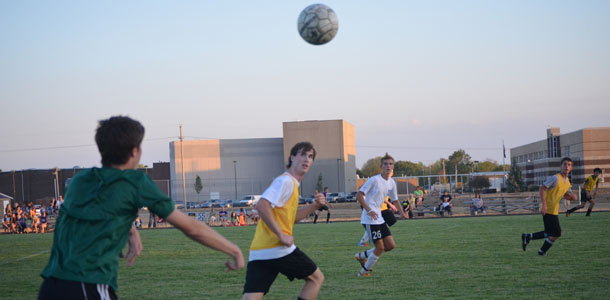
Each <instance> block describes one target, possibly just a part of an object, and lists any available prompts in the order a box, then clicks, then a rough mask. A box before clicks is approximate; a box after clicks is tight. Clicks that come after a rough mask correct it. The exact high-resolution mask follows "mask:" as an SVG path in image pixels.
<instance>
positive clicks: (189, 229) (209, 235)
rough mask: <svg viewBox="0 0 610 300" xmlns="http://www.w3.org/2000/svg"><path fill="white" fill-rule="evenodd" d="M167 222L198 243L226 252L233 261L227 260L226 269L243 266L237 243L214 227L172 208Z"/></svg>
mask: <svg viewBox="0 0 610 300" xmlns="http://www.w3.org/2000/svg"><path fill="white" fill-rule="evenodd" d="M165 219H166V220H167V221H168V222H169V223H171V224H172V225H174V226H175V227H176V228H178V229H180V230H181V231H182V232H183V233H184V234H185V235H186V236H188V237H190V238H191V239H193V240H195V241H197V242H199V243H200V244H202V245H204V246H207V247H210V248H212V249H214V250H218V251H220V252H223V253H226V254H228V255H229V256H231V257H232V258H233V261H232V262H231V261H227V262H226V263H225V265H226V266H227V271H230V270H236V269H241V268H243V267H244V256H243V255H242V253H241V250H240V249H239V247H237V245H235V244H233V243H231V242H230V241H229V240H227V239H226V238H224V237H223V236H222V235H220V234H219V233H218V232H216V231H215V230H214V229H212V228H210V227H209V226H207V225H205V224H204V223H201V222H198V221H196V220H195V219H192V218H189V217H188V216H186V215H185V214H183V213H182V212H180V211H178V210H174V211H173V212H172V213H171V214H170V215H169V216H167V218H165Z"/></svg>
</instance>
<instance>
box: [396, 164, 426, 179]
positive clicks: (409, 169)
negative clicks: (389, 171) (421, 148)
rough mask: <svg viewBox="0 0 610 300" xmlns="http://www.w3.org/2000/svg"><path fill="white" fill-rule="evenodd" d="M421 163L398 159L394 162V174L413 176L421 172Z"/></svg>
mask: <svg viewBox="0 0 610 300" xmlns="http://www.w3.org/2000/svg"><path fill="white" fill-rule="evenodd" d="M422 167H423V164H422V163H414V162H410V161H405V160H399V161H397V162H396V163H395V164H394V175H395V176H403V175H404V176H415V175H420V174H421V173H422Z"/></svg>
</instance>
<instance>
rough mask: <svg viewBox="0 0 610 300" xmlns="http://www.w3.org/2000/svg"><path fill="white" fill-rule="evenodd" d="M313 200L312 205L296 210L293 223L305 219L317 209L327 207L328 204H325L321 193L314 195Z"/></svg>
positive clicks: (324, 198)
mask: <svg viewBox="0 0 610 300" xmlns="http://www.w3.org/2000/svg"><path fill="white" fill-rule="evenodd" d="M314 199H315V200H314V202H313V205H307V206H305V207H302V208H300V209H299V210H297V216H296V218H295V219H294V222H295V223H297V222H299V221H301V220H303V219H305V218H307V216H309V215H311V214H312V213H313V212H315V211H316V210H317V209H320V208H321V207H322V206H324V205H328V202H326V197H324V194H322V193H318V192H316V193H315V195H314Z"/></svg>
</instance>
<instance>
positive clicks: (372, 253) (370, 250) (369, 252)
mask: <svg viewBox="0 0 610 300" xmlns="http://www.w3.org/2000/svg"><path fill="white" fill-rule="evenodd" d="M374 253H375V247H373V248H371V249H369V250H366V256H367V257H371V255H375V254H374Z"/></svg>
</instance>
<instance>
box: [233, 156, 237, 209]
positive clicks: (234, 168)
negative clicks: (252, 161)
mask: <svg viewBox="0 0 610 300" xmlns="http://www.w3.org/2000/svg"><path fill="white" fill-rule="evenodd" d="M233 182H234V183H235V201H237V161H236V160H234V161H233Z"/></svg>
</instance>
